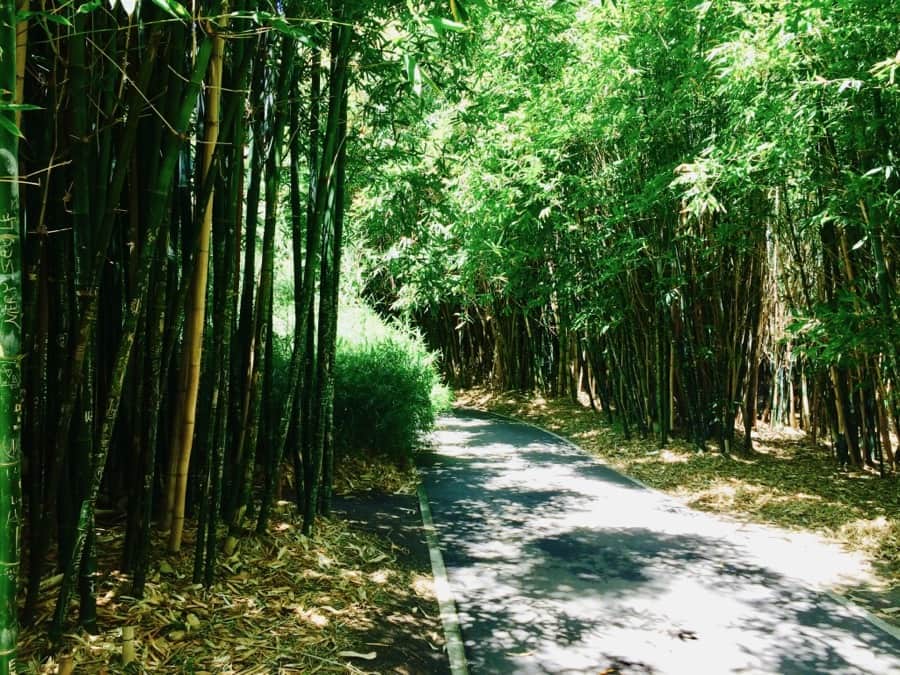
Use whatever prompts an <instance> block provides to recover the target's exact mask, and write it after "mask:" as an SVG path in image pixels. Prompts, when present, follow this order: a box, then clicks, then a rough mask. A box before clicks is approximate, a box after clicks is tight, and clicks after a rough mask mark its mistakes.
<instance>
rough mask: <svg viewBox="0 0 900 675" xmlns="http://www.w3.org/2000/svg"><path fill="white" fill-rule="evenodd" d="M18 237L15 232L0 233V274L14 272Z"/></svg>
mask: <svg viewBox="0 0 900 675" xmlns="http://www.w3.org/2000/svg"><path fill="white" fill-rule="evenodd" d="M18 239H19V237H18V235H15V234H0V274H13V273H15V271H16V259H15V255H16V244H17V243H18Z"/></svg>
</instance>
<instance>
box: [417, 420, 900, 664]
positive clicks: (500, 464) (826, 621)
mask: <svg viewBox="0 0 900 675" xmlns="http://www.w3.org/2000/svg"><path fill="white" fill-rule="evenodd" d="M538 433H539V432H538ZM441 441H442V444H443V447H442V449H441V452H440V454H435V455H432V456H430V457H429V458H427V461H425V462H424V463H423V464H424V467H423V468H424V473H425V475H426V484H427V486H428V490H429V494H430V495H431V497H432V500H431V501H432V511H433V512H434V517H435V522H436V525H437V528H438V531H439V539H440V541H441V546H442V549H443V550H444V555H445V561H446V563H447V567H448V570H449V572H450V579H451V583H452V585H453V587H454V591H455V592H456V593H457V596H458V598H457V599H458V602H459V613H460V620H461V623H462V626H463V633H464V639H465V641H466V646H467V652H468V656H469V659H470V662H471V666H472V672H475V673H547V672H549V673H568V672H571V673H578V672H594V673H596V672H598V671H604V669H607V670H608V672H616V673H656V672H679V673H680V672H694V673H696V672H711V673H712V672H777V673H811V672H828V673H836V672H841V673H866V672H872V673H878V672H892V670H891V669H896V671H897V672H900V641H898V640H897V639H895V638H893V637H891V636H890V635H889V634H887V633H884V632H881V631H880V630H878V629H876V627H875V626H874V625H872V624H870V623H868V622H867V621H865V620H864V619H862V618H861V617H860V616H859V615H858V614H857V613H855V611H854V610H852V609H850V608H848V607H846V606H844V605H843V604H840V603H838V602H836V601H835V600H833V599H832V598H831V597H829V596H828V595H826V594H823V593H819V592H816V591H814V590H811V589H809V588H807V587H806V586H805V585H804V583H803V580H802V578H799V577H797V576H792V575H791V574H789V573H786V572H784V571H782V570H780V569H778V567H777V566H776V565H770V564H769V563H768V561H767V560H766V559H765V551H759V550H753V547H752V546H748V545H747V544H746V542H745V541H743V540H741V539H740V538H734V537H732V536H731V534H732V532H731V531H732V530H734V529H735V528H736V525H735V524H733V523H728V522H727V521H721V520H717V519H715V518H714V517H712V516H709V515H707V514H699V513H696V512H693V511H690V510H689V509H685V508H683V507H680V506H679V505H677V504H674V502H672V500H670V499H668V498H666V497H665V496H663V495H660V494H659V493H656V492H653V491H649V490H645V489H643V488H641V487H640V486H638V485H637V484H635V483H633V482H630V481H628V480H627V479H624V478H623V477H621V476H619V475H618V474H615V473H614V472H612V471H611V470H609V469H608V468H607V467H605V466H603V465H600V464H598V463H596V462H594V461H593V460H591V459H590V458H588V457H586V456H584V455H583V454H582V453H580V452H579V451H578V450H577V449H573V448H571V447H570V446H567V445H563V444H561V443H557V442H556V441H554V440H552V439H550V437H548V436H544V437H543V438H541V437H540V436H536V432H535V431H534V430H533V429H530V428H528V427H523V426H521V425H506V424H503V425H496V424H495V423H493V422H492V421H491V420H489V419H486V418H484V417H480V416H473V415H466V416H464V417H460V418H453V419H450V420H449V421H448V422H447V423H446V424H445V425H444V427H443V430H442V436H441ZM517 447H518V449H517ZM809 564H811V565H812V564H815V561H809Z"/></svg>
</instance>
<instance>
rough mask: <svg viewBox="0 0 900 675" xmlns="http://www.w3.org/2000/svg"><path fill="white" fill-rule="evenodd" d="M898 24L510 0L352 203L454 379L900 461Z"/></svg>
mask: <svg viewBox="0 0 900 675" xmlns="http://www.w3.org/2000/svg"><path fill="white" fill-rule="evenodd" d="M896 18H897V17H896V7H894V6H892V5H891V3H880V2H868V1H866V0H841V1H840V2H834V3H820V2H814V1H811V0H755V1H752V2H740V3H732V2H719V1H717V0H711V1H708V2H702V3H701V2H696V3H693V2H680V1H671V2H670V1H667V0H621V1H616V2H587V1H584V2H582V1H577V0H571V1H568V2H555V3H545V2H535V1H532V0H516V1H515V2H510V3H506V4H505V5H504V8H503V11H502V12H496V13H494V14H491V15H485V16H483V17H482V19H481V21H480V23H479V24H478V28H477V29H476V30H477V31H478V39H475V40H471V41H470V42H469V47H468V50H467V51H466V55H465V59H466V63H467V66H468V73H467V75H465V76H464V77H463V79H462V82H461V83H460V86H459V87H458V88H456V89H454V90H452V91H451V90H444V91H442V92H440V93H436V94H434V95H433V96H432V97H431V98H430V99H429V100H428V101H427V103H426V105H428V106H429V108H428V115H427V116H425V117H424V118H423V121H421V122H419V123H416V124H413V125H412V126H411V128H410V129H408V130H406V129H401V130H400V131H395V132H394V133H392V134H382V135H381V136H380V139H381V145H380V147H381V149H382V150H383V152H384V153H385V155H386V157H387V158H388V159H387V161H386V168H383V169H382V170H381V171H377V172H373V174H374V176H373V177H372V178H370V179H369V184H368V185H367V186H366V187H365V189H364V190H363V191H362V196H361V197H360V199H359V200H358V202H357V205H356V207H355V208H356V209H357V213H358V218H354V219H353V222H354V223H356V224H357V225H358V226H359V228H360V234H359V236H360V238H361V239H362V240H363V241H364V242H365V243H364V245H363V246H362V247H361V250H362V257H363V258H364V260H365V264H366V265H367V270H368V282H367V284H368V286H367V290H368V293H369V295H370V297H371V298H372V299H373V300H374V301H375V302H376V303H379V305H380V306H381V307H382V309H383V310H384V311H389V312H406V313H408V314H409V315H411V316H413V317H414V318H415V319H416V320H417V322H418V323H419V325H420V326H421V327H422V329H423V330H424V331H425V333H426V335H427V336H428V338H429V340H430V343H431V345H432V346H433V347H435V348H438V349H440V350H441V352H442V354H443V362H444V367H445V370H446V371H447V374H448V375H449V376H450V377H451V378H452V380H453V381H455V382H456V383H457V384H462V385H468V384H472V383H479V382H481V383H488V384H491V385H492V386H494V387H498V388H520V389H526V390H528V389H532V388H537V389H540V390H543V391H547V392H550V393H553V394H557V395H567V396H573V397H575V396H576V395H578V394H579V393H586V394H587V395H588V396H589V397H590V403H591V405H593V406H594V407H596V408H597V409H598V410H602V411H603V413H604V414H605V415H606V416H608V418H609V420H610V421H611V422H615V423H617V424H620V425H621V426H622V427H623V429H624V432H625V433H626V434H629V433H639V434H642V435H654V436H655V437H657V438H658V441H659V443H660V444H665V443H666V442H667V439H668V438H670V436H671V435H672V434H675V433H677V434H680V435H682V436H684V437H687V438H689V439H691V440H693V441H694V442H696V444H697V446H698V447H701V448H703V447H705V445H706V443H707V442H708V441H714V442H715V443H716V444H717V445H718V447H719V448H720V449H721V451H722V452H726V453H729V452H743V451H747V452H749V451H751V441H750V438H751V436H750V431H751V429H752V428H753V426H754V425H755V424H756V423H757V421H758V420H760V419H765V420H766V421H770V422H773V423H776V424H781V425H789V426H792V427H795V428H802V429H805V430H806V431H807V432H809V433H810V434H812V436H813V438H814V439H815V440H819V439H822V440H825V441H829V442H830V443H831V447H833V448H834V452H835V454H836V455H837V458H838V459H839V460H840V461H841V462H842V463H850V464H852V465H855V466H858V467H859V466H863V465H869V466H873V467H877V468H878V469H879V470H880V471H881V472H882V474H884V473H885V472H888V471H890V470H891V467H892V465H893V463H894V459H895V455H894V450H895V448H894V447H892V436H893V437H894V438H896V437H897V436H900V428H898V424H900V391H898V389H900V361H898V345H900V332H898V326H900V299H898V293H897V291H898V288H897V280H898V272H900V225H898V222H900V219H898V216H900V182H898V176H897V157H898V150H900V147H898V141H900V128H898V126H897V124H898V120H900V115H898V113H900V84H898V81H897V78H896V74H897V70H898V67H900V61H898V57H897V56H896V50H897V45H898V44H900V24H898V23H897V21H896ZM410 158H412V159H410ZM385 214H388V215H387V217H385ZM736 427H738V428H743V430H744V432H745V433H744V434H743V440H740V439H738V438H736V433H737V432H736Z"/></svg>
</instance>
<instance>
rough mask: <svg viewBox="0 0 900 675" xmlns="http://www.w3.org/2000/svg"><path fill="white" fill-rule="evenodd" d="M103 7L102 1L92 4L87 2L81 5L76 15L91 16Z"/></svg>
mask: <svg viewBox="0 0 900 675" xmlns="http://www.w3.org/2000/svg"><path fill="white" fill-rule="evenodd" d="M102 6H103V1H102V0H91V2H86V3H84V4H83V5H81V6H80V7H79V8H78V9H76V10H75V14H89V13H91V12H93V11H95V10H98V9H100V8H101V7H102Z"/></svg>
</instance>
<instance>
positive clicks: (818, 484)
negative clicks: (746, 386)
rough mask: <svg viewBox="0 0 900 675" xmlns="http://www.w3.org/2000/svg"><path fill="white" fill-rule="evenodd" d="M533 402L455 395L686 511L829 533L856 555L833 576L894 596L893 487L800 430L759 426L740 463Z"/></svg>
mask: <svg viewBox="0 0 900 675" xmlns="http://www.w3.org/2000/svg"><path fill="white" fill-rule="evenodd" d="M538 400H539V401H540V403H539V404H535V402H534V401H533V400H532V399H531V398H529V397H528V396H522V395H514V394H503V395H493V394H491V392H489V391H486V390H475V391H473V392H458V393H457V402H458V403H459V404H460V405H463V406H470V407H476V408H482V409H487V410H490V411H493V412H498V413H501V414H504V415H510V416H512V417H514V418H519V419H523V420H526V421H528V422H531V423H534V424H537V425H539V426H542V427H544V428H547V429H553V430H554V431H556V432H557V433H560V434H561V435H562V436H564V437H568V438H571V439H573V440H574V441H575V442H576V443H577V444H578V445H580V446H581V447H583V448H584V449H585V450H587V451H589V452H591V453H593V454H594V455H596V456H598V457H599V458H600V459H602V460H603V461H605V462H607V463H608V464H609V465H610V466H612V467H613V468H615V469H617V470H619V471H621V472H623V473H625V474H626V475H630V476H633V477H635V478H637V479H639V480H641V481H643V482H644V483H647V484H648V485H650V486H653V487H655V488H657V489H662V490H665V491H667V492H668V493H669V494H671V495H673V496H675V497H676V498H678V499H679V500H680V501H682V502H683V503H685V504H687V505H689V506H692V507H695V508H699V509H702V510H707V511H713V512H716V513H721V514H725V515H729V516H732V517H735V518H738V519H740V520H741V521H755V522H758V523H767V524H773V525H777V526H779V527H784V528H789V529H790V530H792V531H794V532H795V534H791V536H801V535H803V534H804V533H808V534H811V533H818V534H819V535H825V536H826V537H831V538H833V539H835V540H837V541H838V542H840V543H841V544H842V545H844V546H845V547H847V548H848V549H849V550H850V551H852V552H854V553H853V554H852V555H851V557H852V558H853V559H854V560H856V561H857V563H856V564H857V566H858V570H857V571H856V573H853V572H847V574H844V575H841V574H837V575H833V576H836V577H841V576H847V577H849V578H851V579H854V578H855V579H856V585H859V584H871V585H872V587H876V586H877V587H881V588H888V589H890V588H895V589H897V590H896V592H897V593H898V594H900V491H898V490H897V489H896V482H895V481H891V480H882V479H881V478H879V477H878V475H877V473H876V472H872V471H868V470H862V471H860V470H857V471H848V472H840V471H838V470H837V468H836V467H835V465H834V461H833V459H832V458H831V455H830V451H829V450H828V448H827V447H823V446H821V445H819V446H813V445H811V444H810V443H809V441H808V439H807V438H806V436H805V434H803V432H799V431H797V430H794V429H790V428H787V429H782V428H774V427H769V426H768V425H764V424H760V425H759V428H758V429H757V430H756V431H755V432H754V454H753V455H752V456H750V457H747V458H744V457H740V456H736V455H734V456H728V457H726V456H723V455H721V454H719V453H718V451H717V450H716V448H715V446H714V445H712V444H711V445H709V446H708V447H707V451H706V452H698V451H697V450H696V448H695V447H694V446H693V445H692V444H690V443H688V442H685V441H683V440H679V439H670V441H669V443H668V444H667V445H666V447H665V449H663V450H660V449H658V448H657V446H656V441H655V439H653V438H647V439H641V438H638V437H636V436H635V435H634V430H632V434H633V435H632V438H631V439H630V440H628V439H625V438H624V437H623V436H622V434H621V432H620V430H618V429H614V428H611V427H609V426H608V425H607V424H606V423H605V419H604V417H603V416H601V415H599V414H597V413H595V412H593V411H592V410H590V408H588V407H586V404H587V401H586V400H585V401H582V402H581V405H577V404H573V403H571V402H569V401H568V400H547V399H544V398H540V399H538ZM819 538H820V540H821V537H819ZM821 562H822V564H823V565H824V564H826V561H825V560H823V561H821ZM869 563H871V564H872V565H874V571H875V572H876V573H877V576H876V577H873V576H872V574H871V573H870V569H869ZM845 571H846V570H845ZM818 576H820V577H822V576H823V575H822V574H818ZM824 576H827V575H824ZM842 583H844V584H846V579H845V580H844V582H842ZM894 604H896V603H894ZM870 609H873V611H876V612H877V613H879V615H880V616H882V618H885V619H887V620H889V621H895V622H896V621H897V619H898V617H897V616H896V615H892V614H891V613H890V611H887V612H885V611H884V608H883V607H878V606H870ZM888 609H889V610H890V609H892V608H891V607H888ZM898 614H900V613H898Z"/></svg>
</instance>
